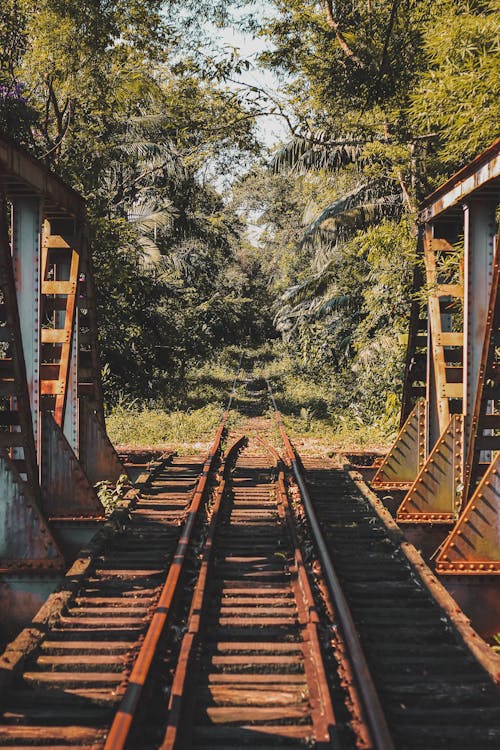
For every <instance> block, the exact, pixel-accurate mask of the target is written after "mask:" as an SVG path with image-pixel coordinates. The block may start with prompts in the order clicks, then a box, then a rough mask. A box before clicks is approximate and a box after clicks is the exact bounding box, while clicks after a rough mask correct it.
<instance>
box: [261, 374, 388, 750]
mask: <svg viewBox="0 0 500 750" xmlns="http://www.w3.org/2000/svg"><path fill="white" fill-rule="evenodd" d="M266 384H267V389H268V392H269V397H270V399H271V403H272V405H273V408H274V413H275V418H276V422H277V424H278V428H279V431H280V434H281V439H282V441H283V445H284V448H285V454H286V458H287V460H288V462H289V465H290V467H291V468H292V471H293V473H294V476H295V480H296V482H297V485H298V487H299V490H300V494H301V496H302V501H303V503H304V508H305V510H306V515H307V519H308V522H309V526H310V528H311V531H312V534H313V537H314V541H315V543H316V548H317V551H318V557H319V561H320V563H321V567H322V570H323V575H324V577H325V580H326V583H327V586H328V591H329V593H330V596H331V597H332V602H333V604H334V607H335V611H336V614H337V616H338V618H339V623H340V626H341V629H342V634H343V637H344V640H345V642H346V645H347V648H348V652H349V657H350V660H351V663H352V670H353V674H354V676H355V679H356V685H357V689H358V692H359V695H360V696H361V699H362V702H363V709H364V714H365V718H366V721H367V723H368V726H369V729H370V734H371V737H372V741H373V743H374V747H375V748H376V750H395V745H394V741H393V739H392V736H391V733H390V731H389V727H388V725H387V720H386V718H385V714H384V711H383V709H382V705H381V703H380V699H379V696H378V693H377V690H376V688H375V684H374V682H373V678H372V675H371V672H370V669H369V667H368V663H367V660H366V656H365V654H364V651H363V647H362V645H361V641H360V639H359V636H358V632H357V629H356V625H355V624H354V620H353V617H352V614H351V610H350V608H349V604H348V603H347V600H346V598H345V595H344V592H343V590H342V586H341V583H340V580H339V578H338V576H337V574H336V572H335V569H334V567H333V564H332V561H331V558H330V555H329V553H328V549H327V546H326V543H325V540H324V537H323V533H322V531H321V528H320V525H319V522H318V518H317V516H316V512H315V510H314V505H313V503H312V500H311V496H310V494H309V490H308V488H307V485H306V482H305V479H304V477H303V473H302V471H301V468H300V465H299V461H298V459H297V454H296V453H295V450H294V448H293V446H292V443H291V442H290V439H289V437H288V435H287V433H286V430H285V426H284V424H283V418H282V416H281V413H280V411H279V409H278V406H277V404H276V399H275V398H274V394H273V391H272V388H271V384H270V382H269V380H268V379H267V378H266Z"/></svg>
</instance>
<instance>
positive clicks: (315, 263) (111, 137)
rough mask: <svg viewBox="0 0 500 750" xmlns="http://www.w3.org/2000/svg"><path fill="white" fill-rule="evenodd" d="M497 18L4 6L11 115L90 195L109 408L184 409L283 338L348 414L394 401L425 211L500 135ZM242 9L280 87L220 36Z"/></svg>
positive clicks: (88, 4)
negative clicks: (251, 73) (186, 392)
mask: <svg viewBox="0 0 500 750" xmlns="http://www.w3.org/2000/svg"><path fill="white" fill-rule="evenodd" d="M499 22H500V2H499V0H433V2H430V0H354V2H353V0H337V1H336V2H333V1H332V0H286V2H285V1H284V0H269V1H268V2H261V3H260V4H257V5H255V4H253V3H246V2H244V0H242V1H240V0H238V1H236V0H211V2H208V3H204V4H202V6H200V4H199V3H194V2H191V0H169V2H161V1H159V0H141V1H140V2H139V0H127V1H125V0H118V1H117V2H116V1H111V0H99V2H94V1H93V0H92V1H90V0H79V1H78V2H75V0H70V1H65V2H62V0H37V1H36V2H33V1H30V0H4V2H3V4H2V8H1V9H0V131H2V132H4V133H6V134H7V135H8V136H9V137H11V138H14V139H15V140H16V141H17V142H19V143H20V144H21V145H23V146H25V147H26V148H28V149H30V150H31V151H32V152H33V153H34V154H35V155H36V156H38V157H39V158H40V159H42V160H44V161H45V162H46V163H47V164H48V165H49V166H50V167H51V168H52V169H54V170H55V171H56V172H58V173H59V174H60V175H61V176H62V177H63V178H64V179H66V180H67V181H68V182H69V183H70V184H71V185H73V186H74V187H75V188H76V189H77V190H79V191H80V192H81V193H82V195H83V196H84V197H85V198H86V199H87V201H88V206H89V219H90V229H91V237H92V248H93V253H94V258H95V269H96V274H97V288H98V306H99V314H100V321H101V326H100V338H101V342H100V343H101V353H102V360H103V365H104V370H103V374H104V379H105V387H106V395H107V399H108V402H109V403H110V404H113V403H115V402H116V401H117V400H119V399H120V398H122V396H123V395H125V396H130V397H133V398H139V399H141V400H147V399H148V398H155V397H158V394H161V397H162V398H163V399H164V400H165V402H168V403H173V402H174V401H175V399H181V398H182V394H183V389H184V388H185V373H186V371H187V369H189V368H190V367H192V366H193V365H195V364H197V363H200V362H207V361H210V359H211V358H212V359H214V358H216V357H217V356H218V352H220V350H221V348H223V347H224V346H227V345H232V344H242V343H243V344H248V345H253V346H256V345H259V344H261V343H263V342H264V341H266V340H268V339H272V338H274V337H276V336H281V337H282V339H283V340H284V341H285V343H286V346H287V348H288V351H289V352H290V353H291V354H292V355H293V357H295V361H296V365H295V366H296V367H297V368H298V370H299V371H300V373H301V374H302V375H303V376H304V377H308V378H311V379H313V380H316V381H317V382H321V383H322V384H323V385H324V388H325V390H326V391H328V392H329V393H330V394H332V395H331V399H330V407H329V408H331V412H332V414H335V413H339V412H340V411H342V410H344V411H345V410H349V409H351V410H353V409H354V410H355V411H356V413H357V414H359V415H360V418H361V419H363V420H370V419H378V418H379V417H380V415H381V414H383V413H384V412H385V413H386V414H388V415H391V414H393V412H394V410H395V403H397V394H398V392H399V388H400V380H401V362H402V350H403V346H402V344H401V345H398V344H396V345H395V341H396V342H397V341H398V336H400V335H401V338H402V334H403V333H404V330H405V326H406V316H407V312H408V303H409V299H410V294H411V291H410V290H411V279H412V272H413V267H414V263H415V259H414V245H415V239H414V220H415V213H416V208H417V206H418V203H419V201H420V200H421V199H422V197H423V196H424V195H425V194H426V193H428V192H429V191H430V190H432V189H433V188H434V187H435V186H436V185H437V184H438V183H439V182H440V181H441V180H442V179H443V178H444V177H446V176H448V175H449V174H450V173H451V172H453V171H455V170H456V169H457V168H459V167H460V166H462V164H463V163H464V162H465V161H467V160H468V159H470V158H471V157H472V156H474V155H475V154H476V153H477V152H479V151H480V150H481V149H483V148H485V147H486V146H488V145H489V143H490V142H491V141H492V140H493V139H494V138H495V137H496V136H497V128H498V126H497V122H498V119H499V108H500V105H499V101H500V100H499V96H498V94H499V91H498V89H499V81H500V76H499V67H500V66H499V62H498V59H499V35H498V28H499V25H500V23H499ZM231 25H232V26H234V27H238V29H239V30H240V32H241V33H245V34H247V37H246V38H249V35H252V34H253V35H255V36H256V37H257V38H258V39H260V43H261V45H263V46H264V47H265V49H264V50H263V52H262V53H261V55H260V60H259V65H260V66H261V68H262V69H267V70H268V71H270V72H271V73H272V74H273V75H274V76H275V77H276V81H277V82H278V83H277V88H278V89H279V91H277V92H275V94H270V93H269V91H264V90H261V89H260V88H259V85H258V84H255V83H254V82H252V79H251V78H250V79H249V82H247V83H245V75H244V74H245V71H246V69H247V68H248V66H249V63H248V62H247V61H246V59H245V50H241V51H240V53H238V52H237V51H235V50H231V49H229V50H226V51H225V52H224V51H221V52H220V53H214V52H213V45H212V41H211V37H212V36H213V33H214V31H213V30H214V29H218V28H219V29H223V28H224V27H226V28H227V27H229V26H231ZM56 30H57V33H55V32H56ZM238 82H239V83H238ZM267 114H272V115H273V116H277V115H278V116H279V115H283V116H285V119H286V123H287V127H288V129H289V135H288V138H287V139H285V141H284V142H283V143H280V144H277V145H276V148H275V149H274V150H273V153H271V154H269V152H268V149H267V148H266V147H265V146H264V145H263V143H262V138H261V137H260V135H259V133H260V132H261V131H259V129H258V122H259V121H260V120H261V119H262V118H265V117H266V115H267ZM228 182H229V184H230V187H229V188H228V187H227V184H228ZM223 186H224V190H223V189H222V187H223ZM375 372H376V373H377V377H376V378H374V373H375Z"/></svg>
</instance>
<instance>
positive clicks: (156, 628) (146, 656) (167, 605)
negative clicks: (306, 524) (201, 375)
mask: <svg viewBox="0 0 500 750" xmlns="http://www.w3.org/2000/svg"><path fill="white" fill-rule="evenodd" d="M240 365H241V360H240ZM239 371H240V368H239V367H238V370H237V372H236V374H235V377H234V380H233V384H232V388H231V392H230V396H229V401H228V404H227V407H226V410H225V412H224V414H223V416H222V420H221V422H220V425H219V427H218V429H217V432H216V435H215V438H214V441H213V443H212V446H211V448H210V450H209V453H208V456H207V458H206V459H205V463H204V465H203V469H202V471H201V473H200V476H199V478H198V481H197V483H196V486H195V490H194V493H193V498H192V501H191V504H190V507H189V511H188V513H187V518H186V522H185V525H184V529H183V531H182V534H181V537H180V539H179V542H178V545H177V549H176V551H175V555H174V558H173V561H172V564H171V566H170V569H169V572H168V576H167V579H166V581H165V583H164V585H163V588H162V591H161V594H160V598H159V600H158V604H157V605H156V608H155V611H154V613H153V616H152V618H151V621H150V623H149V627H148V629H147V632H146V635H145V637H144V641H143V642H142V645H141V648H140V650H139V653H138V655H137V658H136V660H135V663H134V666H133V668H132V672H131V674H130V679H129V681H128V684H127V689H126V691H125V694H124V696H123V698H122V701H121V703H120V708H119V709H118V711H117V713H116V715H115V718H114V719H113V723H112V724H111V727H110V730H109V733H108V736H107V738H106V742H105V744H104V750H122V748H124V747H125V744H126V742H127V739H128V736H129V732H130V728H131V726H132V722H133V719H134V716H135V713H136V711H137V707H138V705H139V700H140V697H141V694H142V691H143V689H144V686H145V684H146V680H147V677H148V674H149V670H150V668H151V665H152V663H153V659H154V656H155V654H156V650H157V648H158V644H159V642H160V638H161V636H162V634H163V631H164V629H165V625H166V623H167V620H168V616H169V614H170V611H171V607H172V602H173V600H174V597H175V594H176V592H177V587H178V583H179V579H180V576H181V573H182V570H183V567H184V562H185V559H186V553H187V551H188V547H189V543H190V541H191V536H192V532H193V528H194V525H195V522H196V519H197V516H198V511H199V509H200V505H201V502H202V499H203V496H204V493H205V490H206V486H207V481H208V477H209V476H210V473H211V472H212V471H213V468H214V464H215V459H216V456H217V455H218V453H219V451H220V447H221V441H222V436H223V433H224V430H225V428H226V423H227V420H228V417H229V411H230V408H231V404H232V400H233V396H234V392H235V388H236V383H237V379H238V375H239Z"/></svg>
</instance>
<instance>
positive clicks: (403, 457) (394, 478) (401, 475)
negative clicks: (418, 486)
mask: <svg viewBox="0 0 500 750" xmlns="http://www.w3.org/2000/svg"><path fill="white" fill-rule="evenodd" d="M426 414H427V408H426V403H425V401H424V400H423V399H421V400H419V401H417V403H416V404H415V406H414V407H413V410H412V411H411V413H410V415H409V417H408V419H407V420H406V422H405V423H404V425H403V427H402V428H401V430H400V432H399V435H398V436H397V438H396V441H395V443H394V445H393V446H392V448H391V449H390V451H389V453H388V454H387V456H386V457H385V458H384V460H383V461H382V463H381V465H380V468H379V469H378V471H377V473H376V474H375V476H374V477H373V480H372V485H373V487H374V489H377V490H395V489H398V490H403V489H409V488H410V487H411V485H412V484H413V482H414V481H415V478H416V477H417V475H418V473H419V472H420V469H421V468H422V466H423V465H424V463H425V447H426V445H425V443H426V441H425V436H426V423H427V418H426Z"/></svg>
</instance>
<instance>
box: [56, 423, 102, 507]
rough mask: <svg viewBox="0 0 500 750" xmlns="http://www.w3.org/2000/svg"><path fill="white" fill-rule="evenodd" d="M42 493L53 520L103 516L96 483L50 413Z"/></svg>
mask: <svg viewBox="0 0 500 750" xmlns="http://www.w3.org/2000/svg"><path fill="white" fill-rule="evenodd" d="M42 496H43V508H44V511H45V514H46V515H47V516H48V517H49V518H50V519H55V518H58V517H59V518H60V517H64V518H67V517H68V516H80V517H82V516H84V517H85V518H103V517H104V508H103V507H102V505H101V503H100V501H99V498H98V497H97V495H96V492H95V490H94V488H93V486H92V485H91V483H90V481H89V479H88V477H87V476H86V474H85V472H84V471H83V469H82V467H81V466H80V464H79V462H78V459H77V458H76V456H75V454H74V453H73V450H72V449H71V446H70V444H69V443H68V441H67V440H66V438H65V436H64V433H63V431H62V430H61V428H60V427H59V425H58V424H57V422H56V421H55V419H54V417H53V416H52V414H51V413H50V412H45V413H44V414H43V415H42Z"/></svg>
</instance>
